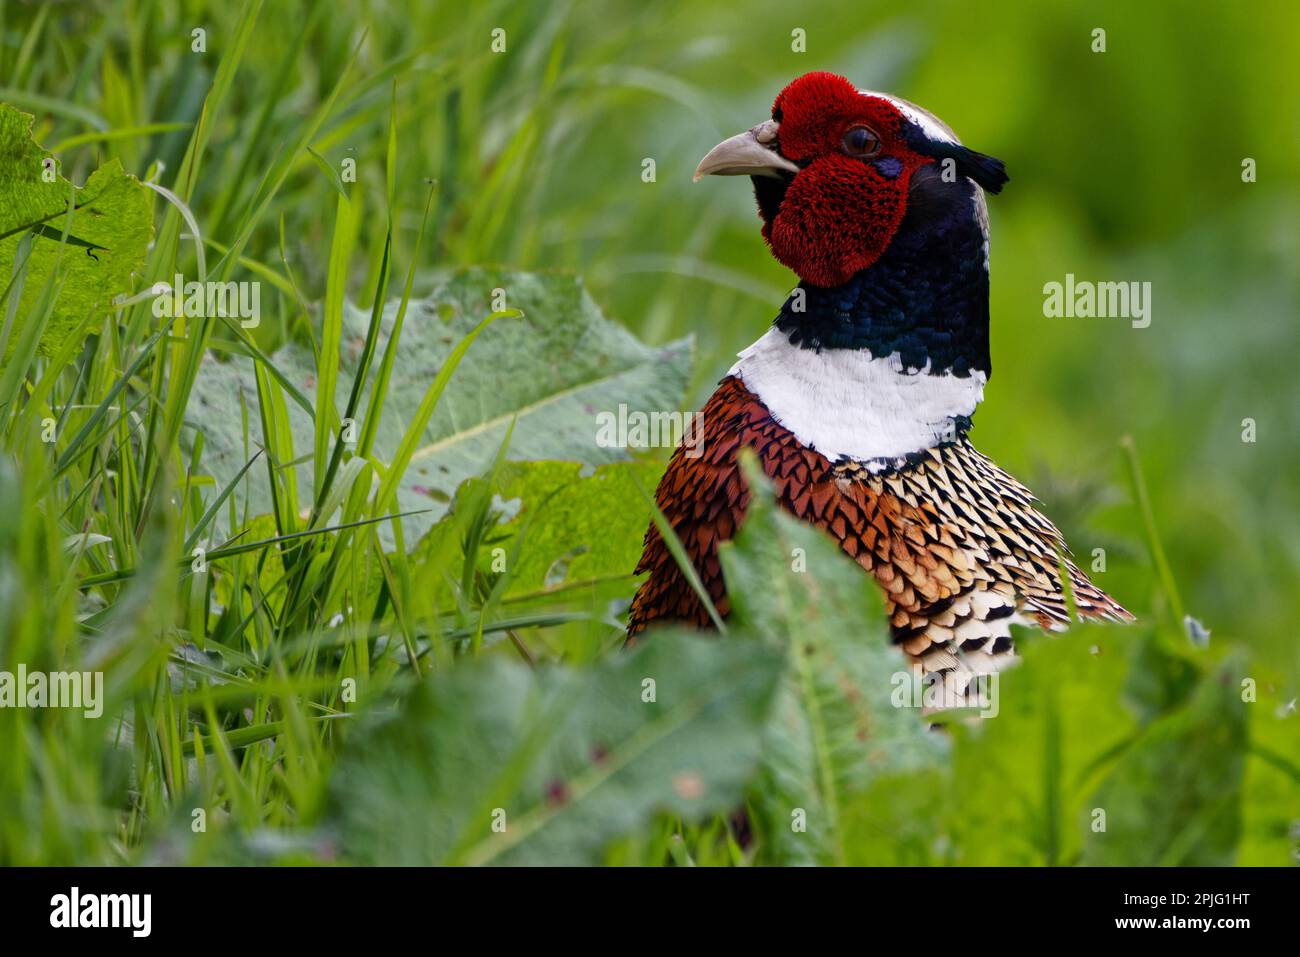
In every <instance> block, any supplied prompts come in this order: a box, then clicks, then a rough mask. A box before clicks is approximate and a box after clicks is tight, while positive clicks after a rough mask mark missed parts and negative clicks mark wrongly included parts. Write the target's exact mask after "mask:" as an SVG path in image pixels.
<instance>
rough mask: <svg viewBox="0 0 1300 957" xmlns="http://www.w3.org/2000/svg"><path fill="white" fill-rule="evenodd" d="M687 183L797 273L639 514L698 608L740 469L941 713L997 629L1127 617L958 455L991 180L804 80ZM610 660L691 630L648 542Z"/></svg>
mask: <svg viewBox="0 0 1300 957" xmlns="http://www.w3.org/2000/svg"><path fill="white" fill-rule="evenodd" d="M706 175H720V176H739V175H745V176H749V177H750V178H751V179H752V182H753V186H754V194H755V198H756V199H757V202H758V213H759V216H760V218H761V219H762V221H763V227H762V234H763V238H764V240H765V241H766V243H767V245H768V246H769V247H770V249H771V252H772V254H773V255H774V256H775V257H776V259H777V260H778V261H780V262H781V263H782V264H784V265H785V266H787V267H788V268H789V269H791V270H793V271H794V272H795V273H796V274H797V275H798V276H799V280H800V281H799V284H798V286H797V287H796V288H795V289H794V291H793V292H792V293H791V295H790V297H789V298H788V299H787V300H786V301H785V303H784V305H783V306H782V307H781V311H780V314H779V315H778V316H777V317H776V320H775V321H774V323H773V324H772V327H771V328H770V329H769V330H768V331H767V333H766V334H765V335H764V336H763V337H762V338H760V339H759V340H758V341H757V342H755V343H754V344H753V345H751V346H750V347H749V348H747V349H745V350H744V351H743V352H741V353H740V354H739V361H737V362H736V364H735V365H734V366H733V367H732V368H731V370H730V372H728V374H727V375H726V377H725V378H723V380H722V382H721V384H720V385H719V386H718V388H717V391H715V392H714V393H713V396H712V397H711V398H710V399H709V400H708V402H707V403H706V404H705V406H704V408H703V410H702V412H701V416H702V421H703V442H702V444H699V445H697V446H695V447H693V448H692V449H687V448H685V447H679V448H678V449H677V450H676V452H675V453H674V455H673V456H672V458H671V460H670V462H669V464H668V468H667V471H666V472H665V474H664V476H663V479H662V481H661V482H660V484H659V487H658V492H657V495H656V501H657V503H658V505H659V508H660V509H662V510H663V513H664V515H665V517H666V519H667V521H668V522H669V524H671V526H672V528H673V530H674V531H675V532H676V534H677V537H678V538H679V539H680V540H681V542H682V544H683V546H684V548H685V550H686V553H687V555H688V556H689V558H690V559H691V561H692V563H693V564H694V566H695V568H696V570H697V571H698V573H699V577H700V579H701V581H702V583H703V585H704V587H705V589H707V591H708V594H709V596H710V597H711V599H712V600H713V602H714V604H715V606H716V609H717V611H718V612H719V613H720V614H722V615H725V614H726V613H727V611H728V609H729V607H730V606H729V602H728V599H727V594H726V586H725V583H724V581H723V576H722V568H721V565H720V563H719V561H718V546H719V544H720V543H721V542H724V541H727V540H728V539H730V538H731V537H732V536H733V535H734V534H735V533H736V530H737V528H738V527H739V526H740V524H741V522H742V521H743V520H744V515H745V509H746V505H747V502H748V499H749V491H748V489H747V487H746V484H745V481H744V478H743V476H742V475H741V473H740V467H739V462H738V453H739V450H740V449H741V448H743V447H750V448H752V449H754V450H755V452H756V453H757V457H758V459H759V462H760V463H761V465H762V468H763V470H764V471H765V472H766V474H767V476H768V478H769V479H770V481H771V483H772V486H773V487H774V489H775V493H776V496H777V499H778V501H779V502H780V504H781V505H782V506H783V507H784V508H786V509H787V510H789V511H790V512H792V513H793V514H794V515H796V516H798V517H799V518H800V519H803V520H805V521H808V522H811V523H813V524H815V525H817V526H818V527H820V528H822V529H824V530H825V531H826V532H827V533H828V534H829V535H830V536H831V537H832V538H833V539H834V540H835V541H837V542H838V543H839V544H840V546H841V548H842V549H843V550H844V551H845V552H846V553H847V554H848V555H849V556H850V557H851V558H853V559H854V560H855V561H856V562H857V563H858V564H859V565H861V566H862V568H863V569H864V570H866V571H867V572H869V573H870V574H871V575H872V576H873V577H874V578H875V580H876V582H878V583H879V585H880V587H881V588H882V589H883V591H884V597H885V607H886V611H887V613H888V616H889V624H890V630H891V633H892V637H893V640H894V642H896V643H897V644H898V645H900V646H901V647H902V650H903V652H905V653H906V655H907V656H908V657H909V659H910V661H911V663H913V664H915V665H919V666H920V668H921V669H922V673H923V675H924V676H925V677H926V679H927V680H931V681H933V680H936V679H937V680H941V681H942V682H944V684H945V685H946V686H948V687H949V688H950V689H952V690H953V691H954V692H955V693H956V694H957V695H958V696H960V695H961V694H962V693H963V690H964V689H965V688H966V687H968V686H969V685H970V683H971V680H972V678H973V677H974V676H975V675H982V674H989V673H993V672H996V671H999V670H1001V669H1002V668H1004V667H1005V666H1006V665H1007V664H1009V663H1010V662H1011V661H1013V660H1014V654H1015V652H1014V645H1013V638H1012V634H1011V626H1012V625H1031V626H1038V627H1041V628H1043V629H1045V630H1053V631H1055V630H1061V629H1063V628H1064V627H1065V626H1066V624H1067V622H1068V621H1069V609H1068V602H1067V598H1066V595H1065V589H1064V588H1063V584H1062V581H1061V568H1062V567H1064V568H1065V570H1066V574H1068V576H1069V580H1070V581H1069V591H1070V594H1071V596H1072V598H1073V602H1074V606H1075V610H1076V613H1077V614H1078V615H1079V616H1080V617H1082V618H1085V619H1109V620H1113V621H1131V620H1132V619H1133V616H1132V615H1131V614H1130V613H1129V612H1128V611H1126V610H1125V609H1124V608H1122V607H1121V606H1120V605H1119V604H1118V603H1117V602H1115V601H1114V600H1113V599H1112V598H1111V597H1110V596H1108V595H1107V594H1105V593H1104V592H1103V591H1102V590H1101V589H1099V588H1098V587H1097V586H1095V585H1094V584H1093V583H1092V582H1091V581H1089V579H1088V577H1087V576H1086V575H1085V574H1084V573H1083V572H1082V571H1081V570H1080V569H1079V568H1078V567H1076V566H1075V565H1074V563H1073V562H1071V561H1070V560H1069V557H1068V552H1067V549H1066V545H1065V541H1064V539H1063V538H1062V536H1061V533H1060V532H1059V531H1058V530H1057V529H1056V527H1055V526H1054V525H1053V524H1052V523H1051V522H1050V521H1049V520H1048V519H1047V518H1045V517H1044V516H1043V515H1042V514H1041V513H1040V512H1039V511H1038V509H1037V508H1036V500H1035V498H1034V497H1033V495H1032V493H1031V492H1030V491H1029V490H1028V489H1027V488H1025V486H1023V485H1022V484H1020V482H1018V481H1016V479H1014V478H1013V477H1012V476H1011V475H1009V474H1007V473H1006V472H1005V471H1003V470H1002V469H1000V468H999V467H998V466H997V465H995V464H994V463H993V462H992V461H991V460H990V459H989V458H988V457H986V456H984V455H982V454H981V453H980V452H978V451H977V450H976V449H975V448H974V446H972V445H971V443H970V441H969V440H968V438H967V433H968V432H969V431H970V429H971V416H972V415H973V413H974V412H975V407H976V406H977V405H978V404H979V403H980V401H981V400H982V399H983V395H984V386H985V384H986V383H987V382H988V379H989V374H990V372H991V370H992V363H991V362H990V358H989V308H988V292H989V268H988V267H989V259H988V254H989V230H988V210H987V207H986V205H985V199H984V194H985V193H986V192H987V193H998V192H1000V191H1001V189H1002V187H1003V185H1004V184H1005V183H1006V182H1007V181H1008V177H1007V174H1006V171H1005V168H1004V166H1003V164H1002V163H1001V162H1000V161H999V160H996V159H994V158H992V157H990V156H986V155H984V154H982V153H977V152H975V151H974V150H971V149H968V148H967V147H965V146H963V145H962V144H961V142H960V141H959V140H958V139H957V137H956V135H955V134H954V133H953V132H952V130H951V129H949V128H948V126H946V125H945V124H944V123H942V122H941V121H940V120H938V119H937V118H936V117H935V116H933V115H932V114H930V113H928V112H926V111H925V110H923V109H921V108H920V107H918V106H916V105H914V104H912V103H909V102H907V101H906V100H902V99H899V98H897V97H894V96H889V95H887V94H884V93H876V92H872V91H867V90H859V89H857V88H856V87H855V86H854V85H853V84H852V83H851V82H849V80H847V79H845V78H844V77H842V76H838V75H835V74H831V73H820V72H819V73H808V74H806V75H804V76H801V77H799V78H798V79H796V80H794V81H793V82H792V83H791V84H790V85H789V86H787V87H786V88H785V89H784V90H782V91H781V93H780V95H779V96H777V98H776V102H775V104H774V106H773V109H772V118H771V119H770V120H766V121H764V122H762V123H760V124H758V125H757V126H755V127H754V128H753V129H751V130H749V131H748V132H745V133H741V134H739V135H737V136H733V137H731V138H730V139H728V140H725V141H724V142H722V143H720V144H718V145H717V146H716V147H714V149H713V150H711V151H710V152H709V153H708V155H706V156H705V157H704V159H703V160H702V161H701V162H700V165H699V168H698V169H697V170H696V173H695V179H696V180H697V181H698V180H700V179H701V178H702V177H704V176H706ZM636 570H637V573H647V572H648V573H649V575H648V577H647V578H646V579H645V580H644V581H643V582H642V584H641V586H640V588H639V589H638V591H637V593H636V596H635V598H634V599H633V601H632V605H631V609H630V612H629V619H628V641H629V643H633V642H635V641H636V640H638V638H639V636H640V635H641V634H642V632H643V631H644V629H646V628H647V626H649V625H651V624H652V623H655V622H664V621H679V622H686V623H690V624H693V625H695V626H698V627H700V628H707V627H709V623H710V617H709V615H708V614H707V612H706V610H705V608H704V606H703V604H702V602H701V601H700V599H699V597H698V596H697V594H696V593H695V591H694V590H693V589H692V587H691V585H690V584H689V582H688V581H687V579H686V577H685V575H683V574H682V572H681V570H680V568H679V567H678V565H677V563H676V561H675V560H674V558H673V556H672V555H671V554H670V552H669V550H668V548H667V547H666V545H665V543H664V541H663V538H662V536H661V535H660V533H659V531H658V529H657V528H656V527H655V525H653V524H652V525H651V526H650V528H649V530H648V531H647V533H646V537H645V550H644V553H643V554H642V557H641V561H640V563H639V564H638V566H637V569H636Z"/></svg>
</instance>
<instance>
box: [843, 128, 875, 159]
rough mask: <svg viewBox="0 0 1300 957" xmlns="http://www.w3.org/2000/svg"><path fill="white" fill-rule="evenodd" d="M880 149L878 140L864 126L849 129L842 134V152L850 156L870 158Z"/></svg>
mask: <svg viewBox="0 0 1300 957" xmlns="http://www.w3.org/2000/svg"><path fill="white" fill-rule="evenodd" d="M878 149H880V138H879V137H877V136H876V134H875V133H873V132H871V130H869V129H868V128H867V127H865V126H854V127H850V128H849V131H848V132H847V133H845V134H844V152H846V153H848V154H849V155H850V156H870V155H871V154H872V153H874V152H876V150H878Z"/></svg>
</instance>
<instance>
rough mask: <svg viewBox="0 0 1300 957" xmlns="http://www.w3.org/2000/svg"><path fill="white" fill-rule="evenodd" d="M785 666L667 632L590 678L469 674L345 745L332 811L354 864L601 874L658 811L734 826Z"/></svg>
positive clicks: (481, 670)
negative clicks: (608, 853) (717, 818)
mask: <svg viewBox="0 0 1300 957" xmlns="http://www.w3.org/2000/svg"><path fill="white" fill-rule="evenodd" d="M783 660H784V655H783V654H782V652H781V651H780V650H779V649H775V648H772V647H769V646H765V645H763V644H760V643H757V642H745V641H733V640H726V639H716V640H710V639H706V638H702V637H701V636H699V635H698V634H694V633H690V634H687V633H673V632H665V633H661V634H657V635H655V637H654V640H652V641H646V642H644V643H643V644H642V645H641V647H639V648H638V649H637V650H636V651H634V652H631V653H629V654H615V655H613V656H611V657H610V658H608V659H606V660H604V661H601V662H599V663H597V664H596V665H594V666H591V667H585V668H573V667H568V666H556V667H550V668H544V669H541V670H536V671H534V670H530V669H529V668H528V667H526V666H524V665H523V664H520V663H517V662H515V661H512V660H509V659H505V658H503V657H501V656H495V655H494V656H489V657H488V658H486V659H482V660H479V661H474V662H466V663H463V664H460V665H458V666H457V667H455V668H454V669H451V670H450V671H448V672H445V673H442V674H439V675H436V676H434V677H433V678H431V679H429V680H428V681H427V682H425V683H423V684H421V685H419V686H417V687H416V689H415V690H414V691H413V692H412V693H411V694H410V695H408V696H407V698H406V700H405V701H404V703H403V705H402V707H401V709H400V711H399V712H398V713H397V714H396V715H394V716H392V717H389V718H387V719H386V720H383V721H382V722H381V723H379V724H378V725H376V726H374V727H372V728H370V729H369V730H368V731H365V732H363V733H361V734H358V735H357V736H356V737H355V738H353V739H352V740H351V741H350V743H349V748H348V750H347V752H346V754H345V756H344V758H343V760H342V762H341V763H340V765H339V767H338V768H337V771H336V775H335V789H334V803H333V808H334V810H333V817H334V820H335V822H336V823H337V825H338V826H339V829H340V831H341V833H342V837H343V844H344V850H345V853H346V855H347V857H348V859H349V860H353V861H356V862H358V863H382V864H410V865H415V864H432V863H466V864H498V863H500V864H506V863H509V864H549V865H575V864H597V863H600V861H601V860H602V855H603V852H604V850H605V848H606V847H608V845H609V844H610V842H611V841H613V840H614V839H616V838H618V837H620V836H623V835H626V834H629V833H632V832H634V831H636V830H637V829H638V828H641V827H644V826H646V825H647V824H648V823H649V821H650V820H651V819H652V817H654V816H655V815H656V814H657V813H659V812H661V811H668V812H671V813H672V814H675V815H678V816H680V817H681V818H683V819H684V820H688V821H695V820H700V819H701V818H703V817H704V816H706V815H708V814H712V813H718V812H725V811H729V810H731V809H732V808H734V807H736V806H737V805H738V804H739V802H740V800H741V797H742V794H743V793H744V787H745V785H746V783H747V782H748V781H749V780H750V778H751V777H752V775H753V772H754V770H755V768H756V766H757V764H758V759H759V748H760V742H761V738H762V732H763V728H764V726H765V725H766V723H767V721H768V718H769V712H770V709H771V704H772V698H773V694H774V692H775V690H776V686H777V683H778V680H779V677H780V674H781V671H782V669H783ZM494 824H495V825H496V826H495V828H494Z"/></svg>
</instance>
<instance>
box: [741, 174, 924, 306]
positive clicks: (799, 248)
mask: <svg viewBox="0 0 1300 957" xmlns="http://www.w3.org/2000/svg"><path fill="white" fill-rule="evenodd" d="M928 162H931V160H929V159H926V158H922V157H908V158H906V159H901V160H900V161H899V162H898V164H897V166H896V167H895V168H897V169H898V173H897V175H895V176H893V177H892V178H890V177H887V176H886V175H885V174H884V173H882V172H881V171H880V170H879V169H878V168H877V167H876V166H875V165H873V164H872V163H869V162H868V163H864V162H862V161H861V160H858V159H853V158H851V157H848V156H842V155H838V154H829V155H826V156H821V157H819V158H817V159H815V160H813V161H812V162H811V163H810V164H809V165H808V166H807V167H805V168H804V170H803V171H802V172H801V173H800V174H799V175H798V176H796V177H795V178H794V181H793V182H791V183H790V185H789V187H788V188H787V189H786V193H785V198H784V200H783V201H782V202H781V206H780V211H779V212H778V213H777V215H776V216H775V217H774V218H773V219H771V220H769V221H766V222H764V224H763V238H764V239H766V240H767V242H768V244H769V245H770V246H771V247H772V253H773V255H775V256H776V258H777V259H778V260H779V261H780V262H782V263H783V264H784V265H786V266H788V267H789V268H790V269H792V270H793V271H794V272H795V273H796V274H798V276H799V278H800V279H803V280H805V281H806V282H809V283H812V284H813V285H815V286H838V285H840V284H842V283H845V282H847V281H848V280H849V279H850V278H851V277H852V276H853V274H854V273H857V272H859V271H861V270H863V269H866V268H867V267H868V266H870V265H871V264H872V263H874V262H875V261H876V260H877V259H878V258H879V257H880V255H881V253H883V252H884V251H885V248H886V247H887V246H888V245H889V241H890V239H891V238H892V237H893V235H894V233H895V232H897V230H898V226H899V224H900V223H901V222H902V221H903V215H904V213H905V212H906V211H907V189H908V182H909V180H910V178H911V175H912V172H913V171H914V170H915V169H916V168H917V167H919V166H921V165H922V164H923V163H928Z"/></svg>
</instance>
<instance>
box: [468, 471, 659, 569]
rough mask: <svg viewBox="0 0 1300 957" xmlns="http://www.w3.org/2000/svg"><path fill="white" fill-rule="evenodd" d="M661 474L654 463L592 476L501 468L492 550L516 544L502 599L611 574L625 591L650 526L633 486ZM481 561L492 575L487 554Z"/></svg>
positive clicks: (497, 480)
mask: <svg viewBox="0 0 1300 957" xmlns="http://www.w3.org/2000/svg"><path fill="white" fill-rule="evenodd" d="M662 471H663V466H662V464H660V463H658V462H640V461H630V462H613V463H610V464H607V465H601V466H599V467H597V468H596V469H594V470H592V469H589V468H587V467H584V466H582V465H579V464H578V463H576V462H549V461H548V462H507V463H505V464H504V465H503V466H502V468H501V470H500V472H499V473H498V475H497V477H496V483H495V488H496V499H497V504H498V507H499V510H500V512H501V513H502V519H501V521H500V522H499V524H498V525H497V527H496V528H495V529H494V530H493V532H492V545H493V547H494V548H503V549H505V551H506V552H507V553H511V552H512V550H513V549H514V547H515V544H516V543H518V544H519V545H520V546H521V547H520V548H519V557H518V559H517V560H516V561H515V562H514V563H513V564H512V567H511V569H510V582H509V585H508V587H507V588H506V590H505V595H515V594H521V593H526V592H527V593H532V592H538V591H541V590H543V589H546V588H552V587H558V586H561V585H565V584H573V583H576V582H583V581H592V580H596V579H603V578H610V577H615V576H626V577H627V583H628V589H629V590H630V589H631V587H632V585H633V579H632V578H631V573H632V569H633V568H635V567H636V563H637V560H638V559H639V558H640V557H641V547H642V542H643V539H644V538H645V531H646V528H647V526H648V525H649V523H650V512H649V508H648V507H641V499H640V496H639V495H638V493H637V489H636V485H635V481H636V480H637V479H639V480H640V481H641V482H642V484H643V485H652V484H653V483H654V482H656V481H657V480H658V478H659V474H660V473H661V472H662ZM457 499H458V500H459V494H458V496H457ZM521 535H522V536H523V538H522V540H520V539H519V536H521ZM481 563H482V564H483V566H484V568H485V569H490V561H489V558H488V556H486V555H485V556H482V558H481Z"/></svg>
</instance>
